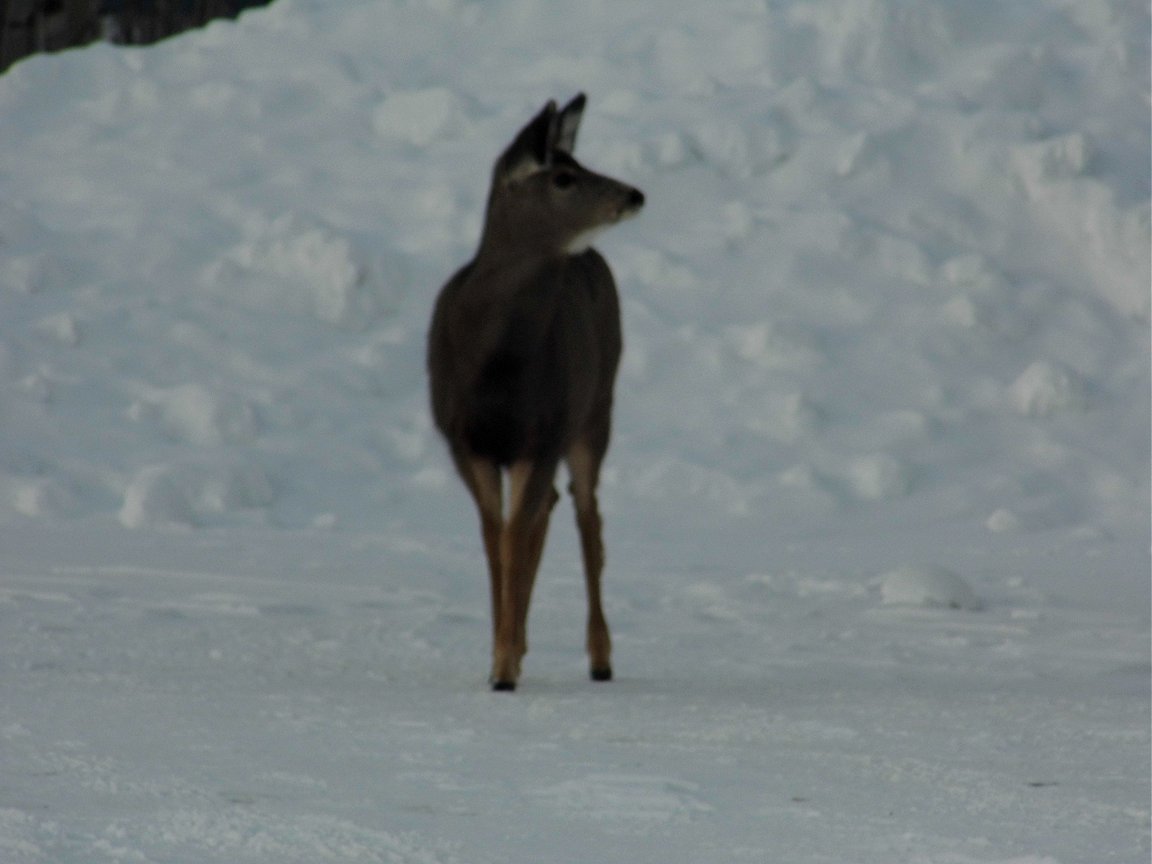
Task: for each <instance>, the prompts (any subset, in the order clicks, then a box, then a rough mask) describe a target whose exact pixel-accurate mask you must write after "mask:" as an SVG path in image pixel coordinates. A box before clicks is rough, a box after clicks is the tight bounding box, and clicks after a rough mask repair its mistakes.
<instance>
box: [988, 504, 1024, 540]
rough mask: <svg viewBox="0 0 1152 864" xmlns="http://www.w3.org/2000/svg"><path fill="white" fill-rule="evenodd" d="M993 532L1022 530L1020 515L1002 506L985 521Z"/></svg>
mask: <svg viewBox="0 0 1152 864" xmlns="http://www.w3.org/2000/svg"><path fill="white" fill-rule="evenodd" d="M984 524H985V525H986V526H987V527H988V530H989V531H991V532H992V533H993V534H1013V533H1015V532H1017V531H1019V530H1020V527H1021V524H1020V517H1019V516H1017V515H1016V514H1015V513H1013V512H1012V511H1011V510H1009V509H1007V508H1005V507H1001V508H1000V509H999V510H997V511H996V512H994V513H993V514H992V515H991V516H989V517H988V521H987V522H985V523H984Z"/></svg>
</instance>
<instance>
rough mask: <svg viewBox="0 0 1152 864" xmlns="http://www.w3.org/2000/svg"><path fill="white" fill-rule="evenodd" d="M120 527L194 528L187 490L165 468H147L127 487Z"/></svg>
mask: <svg viewBox="0 0 1152 864" xmlns="http://www.w3.org/2000/svg"><path fill="white" fill-rule="evenodd" d="M120 524H121V525H123V526H124V527H125V528H142V527H144V526H147V525H170V526H180V527H185V528H192V527H195V525H196V524H197V520H196V514H195V512H194V511H193V509H192V502H191V501H190V500H189V496H188V490H187V489H186V488H185V486H184V484H182V483H180V482H179V479H178V478H177V477H176V476H175V474H174V472H173V470H172V468H171V467H170V466H168V465H149V466H148V467H147V468H144V469H142V470H141V471H140V472H139V473H138V474H137V475H136V476H135V477H134V478H132V482H131V483H129V484H128V488H127V489H126V490H125V492H124V506H123V507H121V508H120Z"/></svg>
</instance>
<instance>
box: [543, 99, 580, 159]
mask: <svg viewBox="0 0 1152 864" xmlns="http://www.w3.org/2000/svg"><path fill="white" fill-rule="evenodd" d="M587 102H588V99H587V97H586V96H585V95H584V94H583V93H577V94H576V95H575V96H574V97H573V99H572V101H571V102H569V103H568V104H567V105H565V106H564V108H563V109H562V110H561V111H560V113H559V114H558V115H557V116H556V125H555V136H554V137H553V139H552V142H551V147H552V149H553V150H559V151H560V152H561V153H567V154H568V155H569V156H571V155H572V153H573V152H574V151H575V149H576V133H577V132H579V131H580V120H581V119H582V118H583V117H584V106H585V105H586V104H587Z"/></svg>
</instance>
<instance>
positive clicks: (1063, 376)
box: [1011, 361, 1087, 417]
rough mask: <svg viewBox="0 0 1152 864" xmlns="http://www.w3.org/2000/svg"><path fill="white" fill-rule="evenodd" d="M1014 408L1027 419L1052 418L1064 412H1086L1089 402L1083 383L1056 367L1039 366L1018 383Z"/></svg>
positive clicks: (1016, 384) (1060, 367) (1053, 365)
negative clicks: (1084, 410) (1085, 408)
mask: <svg viewBox="0 0 1152 864" xmlns="http://www.w3.org/2000/svg"><path fill="white" fill-rule="evenodd" d="M1011 395H1012V404H1013V406H1014V407H1015V408H1016V410H1017V411H1019V412H1020V413H1021V414H1023V415H1024V416H1025V417H1048V416H1050V415H1052V414H1056V413H1059V412H1061V411H1080V410H1083V409H1084V407H1085V404H1086V402H1087V394H1086V387H1085V384H1084V381H1083V379H1081V378H1080V376H1078V375H1077V374H1076V373H1075V372H1073V371H1072V370H1070V369H1066V368H1064V367H1063V366H1058V365H1056V364H1053V363H1046V362H1042V361H1041V362H1036V363H1033V364H1032V365H1031V366H1029V367H1028V368H1027V369H1025V370H1024V372H1023V373H1022V374H1021V375H1020V377H1019V378H1017V379H1016V382H1015V383H1014V384H1013V385H1012V388H1011Z"/></svg>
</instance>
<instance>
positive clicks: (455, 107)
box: [372, 87, 462, 147]
mask: <svg viewBox="0 0 1152 864" xmlns="http://www.w3.org/2000/svg"><path fill="white" fill-rule="evenodd" d="M461 116H462V112H461V109H460V104H459V101H458V100H457V98H456V95H455V94H454V93H453V92H452V91H451V90H448V89H446V88H444V87H430V88H428V89H426V90H408V91H402V92H399V93H393V94H391V95H390V96H388V97H387V98H386V99H385V100H384V101H383V102H382V103H381V104H380V105H379V106H378V107H377V108H376V112H375V114H374V115H373V117H372V125H373V128H374V129H375V130H376V134H377V135H379V136H380V137H381V138H387V139H390V140H394V141H402V142H404V143H406V144H411V145H412V146H413V147H427V146H428V145H429V144H431V143H432V142H433V141H435V140H436V139H437V138H440V137H441V136H443V135H444V134H445V132H447V131H450V130H453V129H457V130H458V129H459V127H460V125H461Z"/></svg>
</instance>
